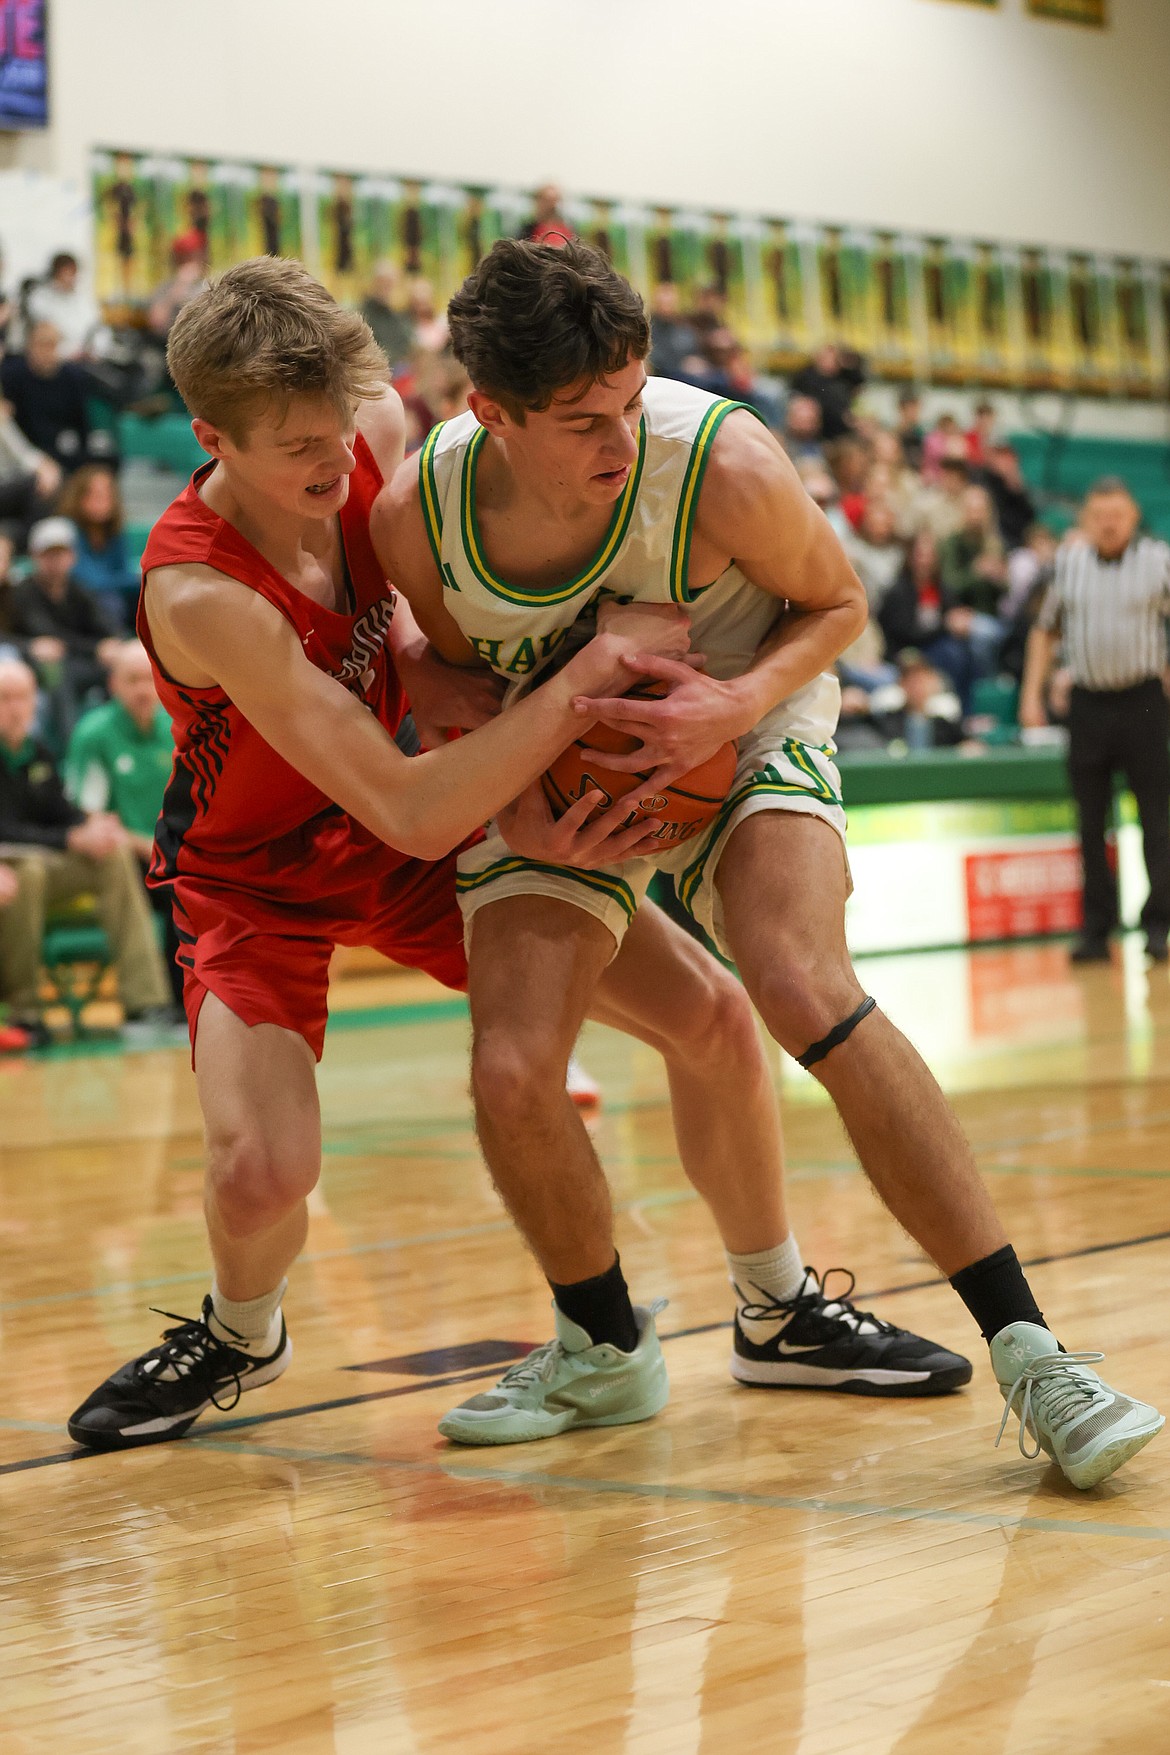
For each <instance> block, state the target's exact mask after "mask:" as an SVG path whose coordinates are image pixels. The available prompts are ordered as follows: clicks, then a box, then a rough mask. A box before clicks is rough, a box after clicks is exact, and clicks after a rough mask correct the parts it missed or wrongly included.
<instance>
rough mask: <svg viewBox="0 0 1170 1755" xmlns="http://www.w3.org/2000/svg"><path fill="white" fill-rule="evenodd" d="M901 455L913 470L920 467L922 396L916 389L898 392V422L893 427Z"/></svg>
mask: <svg viewBox="0 0 1170 1755" xmlns="http://www.w3.org/2000/svg"><path fill="white" fill-rule="evenodd" d="M894 431H895V434H896V436H897V438H898V440H899V441H900V443H901V446H902V455H903V456H904V457H905V459H906V462H907V464H908V466H909V467H910V468H911V469H913V470H920V469H921V468H922V441H923V436H924V435H923V431H922V398H921V396H920V395H919V394H918V392H917V390H909V389H907V390H900V391H899V392H898V424H897V426H896V427H895V429H894Z"/></svg>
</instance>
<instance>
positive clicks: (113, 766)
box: [65, 640, 183, 1014]
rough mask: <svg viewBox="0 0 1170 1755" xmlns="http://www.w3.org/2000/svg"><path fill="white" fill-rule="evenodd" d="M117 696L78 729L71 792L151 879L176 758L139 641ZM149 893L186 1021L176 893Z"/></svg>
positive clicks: (121, 672) (129, 652) (116, 673)
mask: <svg viewBox="0 0 1170 1755" xmlns="http://www.w3.org/2000/svg"><path fill="white" fill-rule="evenodd" d="M110 694H111V695H112V697H113V699H112V700H109V701H106V702H105V703H103V705H102V706H100V707H93V708H91V709H90V711H89V712H88V713H86V714H84V715H83V717H82V718H81V719H80V720H79V721H78V723H77V724H76V726H75V727H74V729H73V736H72V737H71V738H70V740H69V749H68V751H67V753H66V757H65V780H66V788H67V790H68V793H69V796H70V798H71V799H72V800H73V802H74V803H75V804H77V805H79V806H80V807H81V809H82V810H84V811H86V812H87V813H93V812H106V811H109V812H112V813H113V815H114V816H116V817H117V819H118V821H119V822H120V823H121V825H122V827H123V828H124V829H125V831H126V833H127V836H128V837H129V843H130V847H131V850H132V851H133V853H134V857H135V858H136V859H137V861H138V865H139V869H140V871H141V872H142V875H143V877H144V878H145V876H146V870H147V866H148V864H149V862H150V854H151V848H152V847H153V844H154V829H155V824H156V823H157V821H158V816H159V812H160V810H161V809H162V800H163V793H164V791H165V790H166V784H167V780H168V778H169V777H170V772H171V763H172V760H173V758H174V753H175V751H174V742H173V740H172V738H171V722H170V719H169V718H168V716H167V714H166V712H165V711H164V709H163V707H162V706H161V704H160V702H159V698H158V695H157V694H156V693H155V687H154V673H153V672H152V670H151V667H150V658H149V657H148V655H147V653H146V649H145V647H143V646H142V645H141V644H140V642H139V641H137V640H127V641H125V642H124V644H122V645H121V646H119V648H118V651H117V653H116V654H115V657H114V660H113V663H112V664H111V665H110ZM146 893H147V900H148V901H149V902H150V905H151V907H152V908H153V909H154V911H155V913H156V914H157V915H158V917H159V920H160V922H161V924H162V929H163V935H164V954H165V960H166V964H167V975H168V978H169V980H170V985H171V997H172V1000H173V1002H174V1005H175V1007H176V1010H177V1013H180V1014H181V1011H182V1005H183V971H182V969H181V968H180V966H179V962H178V954H179V937H178V934H177V932H176V931H175V921H174V911H173V909H172V907H171V897H170V891H169V890H148V891H147V892H146Z"/></svg>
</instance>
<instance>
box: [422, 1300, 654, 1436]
mask: <svg viewBox="0 0 1170 1755" xmlns="http://www.w3.org/2000/svg"><path fill="white" fill-rule="evenodd" d="M665 1302H666V1301H665V1299H659V1300H658V1302H657V1303H654V1304H651V1305H650V1307H649V1308H648V1309H643V1308H641V1307H640V1306H638V1305H635V1306H634V1317H635V1319H636V1321H637V1324H638V1344H637V1346H636V1347H635V1348H634V1350H633V1352H632V1353H623V1352H620V1351H619V1349H618V1348H617V1347H613V1346H610V1345H608V1343H605V1342H603V1343H602V1344H601V1345H600V1346H594V1344H593V1342H592V1341H591V1340H590V1339H589V1336H588V1335H587V1334H586V1333H585V1330H584V1329H583V1328H578V1326H577V1324H576V1323H575V1322H570V1321H569V1319H568V1317H567V1316H565V1315H563V1314H562V1312H561V1311H559V1310H558V1309H557V1307H556V1305H555V1304H554V1305H553V1313H554V1315H555V1317H556V1331H557V1336H556V1340H554V1341H546V1343H545V1344H544V1346H543V1347H537V1348H535V1350H534V1351H533V1352H531V1353H529V1354H528V1356H527V1358H524V1359H521V1360H520V1362H519V1364H517V1365H512V1366H510V1367H509V1369H508V1370H507V1371H505V1373H504V1375H503V1376H502V1377H501V1379H500V1381H499V1382H498V1383H497V1384H496V1386H495V1388H494V1389H489V1390H488V1391H486V1393H485V1394H483V1395H473V1396H472V1397H471V1400H470V1401H466V1402H461V1403H460V1404H459V1406H458V1407H457V1408H452V1409H451V1412H450V1413H449V1414H445V1415H444V1416H443V1418H442V1419H441V1420H440V1421H439V1431H440V1432H441V1433H442V1435H443V1437H444V1438H453V1439H454V1440H455V1442H456V1444H528V1443H530V1442H531V1441H532V1440H533V1439H535V1438H555V1437H556V1435H557V1433H558V1432H568V1431H570V1430H573V1431H575V1430H576V1429H577V1428H578V1427H582V1426H629V1425H633V1424H634V1423H635V1422H636V1421H638V1420H649V1419H650V1418H651V1417H652V1416H653V1415H654V1414H657V1413H658V1412H659V1410H660V1409H662V1408H664V1407H665V1406H666V1401H667V1397H668V1396H669V1394H670V1385H669V1383H668V1382H667V1377H666V1361H665V1359H664V1358H663V1357H662V1348H661V1347H660V1346H659V1344H658V1335H657V1332H656V1331H655V1327H654V1318H655V1317H656V1316H657V1314H658V1312H659V1311H660V1310H661V1309H663V1307H664V1305H665Z"/></svg>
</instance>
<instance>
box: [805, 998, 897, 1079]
mask: <svg viewBox="0 0 1170 1755" xmlns="http://www.w3.org/2000/svg"><path fill="white" fill-rule="evenodd" d="M876 1010H877V1000H876V999H873V998H871V997H870V996H869V995H868V994H867V995H866V997H865V998H864V999H863V1000H862V1002H861V1004H860V1005H859V1006H858V1008H857V1010H856V1011H855V1012H850V1014H849V1016H848V1017H847V1018H846V1019H845V1021H844V1023H841V1024H835V1025H834V1027H833V1028H832V1029H831V1030H830V1031H829V1034H828V1035H827V1036H822V1037H821V1039H820V1041H819V1042H814V1043H813V1045H812V1047H811V1048H806V1049H805V1051H804V1053H803V1054H798V1055H797V1057H796V1064H797V1066H802V1067H804V1069H805V1071H806V1072H807V1070H808V1068H809V1067H812V1066H815V1065H816V1064H817V1061H818V1060H824V1058H825V1056H826V1054H830V1053H831V1052H832V1050H833V1049H834V1048H839V1047H840V1046H841V1044H842V1042H844V1040H845V1038H846V1037H847V1036H852V1034H853V1032H854V1030H856V1028H857V1026H858V1024H860V1022H861V1020H862V1018H868V1016H869V1014H870V1012H872V1011H876Z"/></svg>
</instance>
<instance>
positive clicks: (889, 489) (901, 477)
mask: <svg viewBox="0 0 1170 1755" xmlns="http://www.w3.org/2000/svg"><path fill="white" fill-rule="evenodd" d="M871 444H872V448H873V465H872V467H871V469H870V475H869V482H868V483H867V492H868V491H880V492H881V494H882V496H883V497H884V498H885V499H887V500H888V501H889V502H890V505H891V506H892V507H893V508H894V517H895V519H896V521H897V525H898V534H899V536H901V537H902V538H903V539H904V540H905V541H909V540H910V538H911V537H912V536H913V535H914V532H915V530H916V529H917V528H918V522H919V520H918V513H919V507H920V505H921V503H922V493H923V488H922V477H921V476H920V475H919V474H918V471H917V470H916V469H911V468H910V467H909V466H908V464H907V462H906V454H905V452H904V451H903V449H902V441H901V439H900V438H899V437H898V435H897V433H892V432H890V431H889V429H888V428H884V427H879V428H878V430H877V432H876V433H875V434H874V435H873V439H872V441H871ZM878 470H883V471H885V476H884V480H883V485H882V486H881V487H880V489H877V488H876V484H874V475H875V472H876V471H878ZM879 479H882V478H879ZM871 484H873V485H872V486H871Z"/></svg>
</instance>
